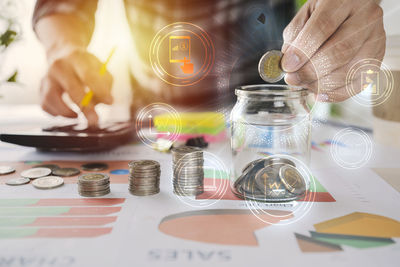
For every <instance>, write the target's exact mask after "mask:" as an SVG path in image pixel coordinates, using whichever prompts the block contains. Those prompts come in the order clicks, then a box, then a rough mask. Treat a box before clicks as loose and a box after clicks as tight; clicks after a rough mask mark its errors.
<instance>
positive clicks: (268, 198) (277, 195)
mask: <svg viewBox="0 0 400 267" xmlns="http://www.w3.org/2000/svg"><path fill="white" fill-rule="evenodd" d="M306 188H307V186H306V182H305V179H304V177H303V176H302V175H301V173H300V172H299V171H298V170H297V169H296V165H295V164H294V162H292V161H291V160H288V159H284V158H278V157H272V158H268V159H258V160H255V161H252V162H250V163H249V164H248V165H247V166H246V167H245V168H244V169H243V172H242V175H241V176H240V177H239V178H238V179H237V180H236V181H235V183H234V189H235V190H234V191H233V192H234V193H235V194H236V195H237V196H238V197H240V198H244V199H248V200H256V201H263V202H285V201H293V200H297V199H299V198H301V197H303V196H304V194H305V192H306Z"/></svg>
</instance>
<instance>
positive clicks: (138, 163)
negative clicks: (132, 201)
mask: <svg viewBox="0 0 400 267" xmlns="http://www.w3.org/2000/svg"><path fill="white" fill-rule="evenodd" d="M128 165H129V172H130V176H129V192H130V193H131V194H133V195H136V196H149V195H154V194H157V193H159V192H160V175H161V169H160V163H158V162H157V161H155V160H135V161H131V162H130V163H129V164H128Z"/></svg>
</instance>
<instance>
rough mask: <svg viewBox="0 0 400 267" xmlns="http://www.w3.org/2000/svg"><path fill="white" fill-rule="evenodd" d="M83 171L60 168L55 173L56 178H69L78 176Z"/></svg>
mask: <svg viewBox="0 0 400 267" xmlns="http://www.w3.org/2000/svg"><path fill="white" fill-rule="evenodd" d="M80 172H81V171H80V170H78V169H77V168H58V169H55V170H54V171H53V174H54V175H56V176H62V177H68V176H75V175H78V174H79V173H80Z"/></svg>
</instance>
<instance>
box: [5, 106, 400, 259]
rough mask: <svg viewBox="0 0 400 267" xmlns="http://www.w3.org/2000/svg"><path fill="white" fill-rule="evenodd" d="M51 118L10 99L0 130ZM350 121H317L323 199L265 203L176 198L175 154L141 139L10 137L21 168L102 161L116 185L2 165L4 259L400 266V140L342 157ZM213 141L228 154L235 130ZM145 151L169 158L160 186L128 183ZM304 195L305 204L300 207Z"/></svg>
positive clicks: (315, 154)
mask: <svg viewBox="0 0 400 267" xmlns="http://www.w3.org/2000/svg"><path fill="white" fill-rule="evenodd" d="M14 109H15V107H14ZM10 114H12V115H10ZM10 116H11V117H10ZM44 119H45V117H43V114H41V112H40V111H39V110H38V109H37V108H29V109H27V108H19V109H18V110H12V109H10V108H4V107H2V108H0V130H3V129H7V128H8V127H9V126H10V125H20V124H26V123H28V122H29V123H33V124H37V125H40V124H41V123H42V122H43V121H44ZM340 130H341V129H340V128H334V127H328V126H324V125H320V126H316V127H314V129H313V149H312V157H311V171H312V173H313V176H314V177H315V180H316V186H315V188H314V192H315V196H316V197H315V199H314V200H313V201H308V202H307V203H308V204H309V205H304V203H301V202H297V203H289V204H288V203H286V204H275V205H272V204H260V206H258V208H261V209H260V210H255V209H254V206H252V205H253V203H249V202H246V201H242V200H237V199H235V198H234V197H233V196H232V195H231V194H230V193H229V190H227V192H226V193H225V194H224V195H223V196H222V197H221V200H219V201H216V199H215V197H214V198H213V197H210V195H212V194H210V193H209V194H208V195H207V194H206V195H204V196H203V197H202V198H203V199H197V200H193V199H191V200H185V199H181V198H178V197H177V196H175V195H174V194H173V193H172V190H171V189H172V185H171V155H169V154H164V153H158V152H155V151H153V150H151V149H149V148H147V147H145V146H143V145H141V144H130V145H127V146H124V147H120V148H117V149H115V150H113V151H109V152H103V153H90V154H75V153H44V152H38V151H36V150H34V149H31V148H23V147H18V146H14V145H9V144H0V161H2V162H3V163H1V164H8V165H13V166H15V167H16V169H17V173H16V174H13V175H18V174H19V173H20V171H22V170H23V169H27V168H30V167H31V166H34V165H35V164H39V163H41V162H46V163H47V162H55V163H57V164H59V165H60V166H76V167H79V166H80V165H81V164H82V163H84V162H88V161H101V162H107V163H108V164H109V169H108V170H106V172H108V173H109V174H110V175H111V176H112V177H111V181H112V184H111V194H109V195H107V196H105V197H103V198H100V199H89V198H82V197H80V196H79V195H78V192H77V185H76V184H75V182H76V177H72V178H65V185H64V186H62V187H60V188H57V189H54V190H48V191H43V190H38V189H35V188H34V187H33V186H32V185H30V184H28V185H24V186H19V187H11V186H7V185H5V184H4V180H5V179H6V178H7V177H6V176H3V177H0V196H1V197H0V251H1V253H0V266H3V265H4V266H99V267H100V266H107V267H109V266H112V265H115V266H185V267H186V266H204V264H212V265H213V266H214V265H218V266H225V265H226V266H243V265H244V264H246V265H249V264H250V265H251V264H254V265H260V264H268V265H271V264H279V266H294V265H295V264H296V265H300V266H302V265H305V264H307V265H311V266H320V265H324V266H338V265H339V266H377V265H381V266H398V262H399V260H400V244H399V243H400V212H399V211H400V194H399V191H398V190H399V184H400V182H399V181H400V177H399V173H400V166H399V161H398V159H399V156H400V151H398V150H396V149H394V148H390V147H382V146H379V145H377V144H372V147H371V148H372V154H371V158H370V160H369V161H368V163H367V164H366V165H365V166H364V167H362V168H359V169H354V170H348V169H345V168H342V167H340V166H338V165H337V163H336V162H335V161H334V160H333V159H332V155H331V152H330V151H331V146H332V144H331V140H332V139H333V138H334V136H335V134H336V133H337V132H338V131H340ZM207 151H208V152H210V153H212V154H213V155H215V156H217V157H218V158H220V159H221V160H222V161H223V162H224V163H225V164H226V166H229V154H230V152H229V142H225V143H220V144H213V145H211V147H210V148H209V149H207ZM359 156H360V155H359ZM144 158H146V159H155V160H158V161H159V162H160V163H161V192H160V193H159V194H157V195H154V196H148V197H137V196H133V195H131V194H129V193H128V188H127V179H128V177H127V174H126V173H125V172H123V171H121V172H116V171H115V170H124V169H126V168H127V162H128V161H130V160H134V159H144ZM228 171H229V170H228ZM208 175H209V176H208ZM207 177H212V174H211V173H210V172H206V178H207ZM396 188H397V189H396ZM211 193H212V192H211ZM207 198H208V199H207ZM198 203H201V204H199V205H200V207H199V206H198V205H197V204H198ZM201 205H202V206H201ZM296 205H297V206H296ZM301 205H303V206H301ZM296 207H305V208H304V209H305V210H306V211H307V212H305V211H304V210H303V211H301V210H300V211H296V212H294V213H293V214H291V213H290V211H293V209H295V208H296ZM259 211H266V213H261V214H260V213H257V212H259ZM285 222H290V223H285Z"/></svg>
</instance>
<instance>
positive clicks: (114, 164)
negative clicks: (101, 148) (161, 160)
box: [0, 160, 129, 184]
mask: <svg viewBox="0 0 400 267" xmlns="http://www.w3.org/2000/svg"><path fill="white" fill-rule="evenodd" d="M89 162H90V161H89ZM85 163H88V161H25V162H0V165H6V166H12V167H14V168H15V170H16V171H15V172H14V173H10V174H7V175H1V176H0V184H5V182H6V181H7V180H8V179H10V178H17V177H20V173H21V172H22V171H23V170H27V169H30V168H33V167H35V166H38V165H42V164H55V165H58V166H59V167H61V168H77V169H79V170H80V171H81V173H80V174H83V173H89V171H85V170H83V169H82V168H81V166H82V165H83V164H85ZM128 163H129V161H127V160H120V161H107V162H106V164H107V165H108V169H106V170H103V171H101V172H102V173H107V174H108V175H109V176H110V182H111V183H113V184H127V183H128V176H129V170H128ZM80 174H79V175H80ZM79 175H75V176H71V177H65V179H64V183H66V184H76V183H77V181H78V176H79Z"/></svg>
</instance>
